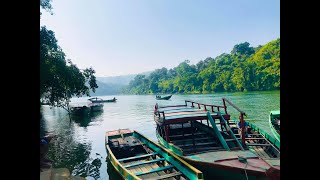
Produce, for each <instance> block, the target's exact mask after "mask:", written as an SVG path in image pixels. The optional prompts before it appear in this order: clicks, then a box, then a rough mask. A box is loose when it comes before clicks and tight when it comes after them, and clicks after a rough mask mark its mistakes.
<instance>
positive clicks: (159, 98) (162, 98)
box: [156, 94, 172, 100]
mask: <svg viewBox="0 0 320 180" xmlns="http://www.w3.org/2000/svg"><path fill="white" fill-rule="evenodd" d="M171 96H172V94H171V95H169V96H164V97H161V96H160V95H157V96H156V99H157V100H169V99H170V98H171Z"/></svg>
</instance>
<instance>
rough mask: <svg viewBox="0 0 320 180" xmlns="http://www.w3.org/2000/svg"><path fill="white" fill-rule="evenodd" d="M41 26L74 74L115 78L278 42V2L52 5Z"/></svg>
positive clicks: (135, 0)
mask: <svg viewBox="0 0 320 180" xmlns="http://www.w3.org/2000/svg"><path fill="white" fill-rule="evenodd" d="M52 6H53V10H52V11H53V13H54V14H53V15H50V14H49V13H46V12H43V15H42V17H41V20H40V25H46V26H47V28H48V29H50V30H53V31H54V32H55V35H56V38H57V39H58V44H59V45H60V46H61V48H62V49H63V51H64V52H65V53H66V55H67V58H70V59H71V60H72V62H73V63H75V64H76V65H77V66H78V67H79V68H85V67H90V66H91V67H92V68H93V69H95V70H96V76H99V77H101V76H117V75H125V74H136V73H141V72H145V71H152V70H155V69H158V68H162V67H166V68H168V69H169V68H173V67H175V66H177V65H178V64H179V63H181V62H182V61H184V60H186V59H188V60H190V62H191V64H196V63H197V62H199V61H200V60H204V59H205V58H207V57H213V58H214V57H216V56H218V55H220V54H222V53H230V51H231V50H232V48H233V46H234V45H236V44H239V43H242V42H245V41H247V42H249V43H250V44H251V46H254V47H255V46H257V45H263V44H266V43H268V42H269V41H271V40H275V39H277V38H279V37H280V1H279V0H219V1H218V0H207V1H206V0H198V1H196V0H53V1H52Z"/></svg>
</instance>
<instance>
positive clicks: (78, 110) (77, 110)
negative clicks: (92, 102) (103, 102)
mask: <svg viewBox="0 0 320 180" xmlns="http://www.w3.org/2000/svg"><path fill="white" fill-rule="evenodd" d="M89 113H90V108H89V107H87V106H83V107H73V108H72V109H71V114H72V115H75V116H87V115H89Z"/></svg>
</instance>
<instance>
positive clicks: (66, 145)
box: [48, 136, 102, 179]
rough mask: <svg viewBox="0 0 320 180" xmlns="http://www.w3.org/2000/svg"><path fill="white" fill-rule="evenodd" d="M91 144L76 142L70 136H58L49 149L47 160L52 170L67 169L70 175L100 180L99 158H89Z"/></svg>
mask: <svg viewBox="0 0 320 180" xmlns="http://www.w3.org/2000/svg"><path fill="white" fill-rule="evenodd" d="M90 152H91V144H89V143H79V142H76V141H75V140H74V139H73V137H72V136H64V137H62V136H59V137H57V139H56V140H54V141H52V143H51V144H50V147H49V152H48V158H49V159H51V160H53V168H68V169H69V170H70V172H71V173H72V175H74V176H82V177H87V176H91V177H93V178H94V179H98V178H100V167H101V165H102V163H101V158H102V157H99V156H97V155H96V156H97V157H96V158H95V159H93V158H91V157H90Z"/></svg>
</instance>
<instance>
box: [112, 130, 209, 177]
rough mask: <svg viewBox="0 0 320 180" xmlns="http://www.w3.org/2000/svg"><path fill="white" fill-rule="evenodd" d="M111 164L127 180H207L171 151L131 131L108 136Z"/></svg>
mask: <svg viewBox="0 0 320 180" xmlns="http://www.w3.org/2000/svg"><path fill="white" fill-rule="evenodd" d="M106 149H107V153H108V159H109V162H111V164H112V166H113V167H114V168H115V170H116V171H117V172H118V173H119V174H120V175H121V176H122V177H123V179H132V180H140V179H149V180H151V179H158V180H160V179H181V180H182V179H190V180H200V179H201V180H203V174H202V172H201V171H199V170H198V169H196V168H194V167H192V166H191V165H190V164H188V163H187V162H186V161H184V160H182V159H181V158H179V157H178V156H176V155H175V154H173V153H172V152H170V151H169V150H167V149H165V148H164V147H162V146H160V145H159V144H158V143H155V142H153V141H151V140H150V139H148V138H146V137H145V136H143V135H142V134H140V133H138V132H136V131H132V130H130V129H119V130H115V131H108V132H107V133H106Z"/></svg>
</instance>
